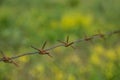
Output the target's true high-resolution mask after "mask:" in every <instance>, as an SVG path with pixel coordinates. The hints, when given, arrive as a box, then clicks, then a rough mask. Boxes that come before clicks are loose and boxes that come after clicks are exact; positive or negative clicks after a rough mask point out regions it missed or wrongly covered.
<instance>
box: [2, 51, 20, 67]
mask: <svg viewBox="0 0 120 80" xmlns="http://www.w3.org/2000/svg"><path fill="white" fill-rule="evenodd" d="M0 53H1V54H2V56H3V57H2V58H1V60H2V61H3V62H4V63H12V64H14V65H15V66H16V67H18V64H17V63H16V62H14V61H13V60H12V59H11V58H9V57H7V56H5V55H4V53H3V51H0Z"/></svg>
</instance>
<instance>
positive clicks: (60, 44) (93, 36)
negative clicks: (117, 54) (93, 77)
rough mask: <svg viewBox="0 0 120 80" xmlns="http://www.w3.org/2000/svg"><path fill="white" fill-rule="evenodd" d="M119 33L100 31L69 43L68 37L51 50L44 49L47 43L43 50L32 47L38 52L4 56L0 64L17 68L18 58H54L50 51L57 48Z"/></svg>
mask: <svg viewBox="0 0 120 80" xmlns="http://www.w3.org/2000/svg"><path fill="white" fill-rule="evenodd" d="M118 33H120V30H116V31H112V32H107V33H101V32H100V31H98V33H97V34H95V35H92V36H85V37H84V38H80V39H78V40H75V41H71V42H69V36H67V40H66V41H61V40H58V41H59V44H57V45H55V46H52V47H50V48H47V49H44V48H45V46H46V42H45V43H44V44H43V46H42V48H41V49H38V48H36V47H34V46H31V47H32V48H33V49H35V50H37V51H35V52H28V53H23V54H19V55H16V56H12V57H4V56H3V57H2V58H0V62H7V63H13V64H15V65H16V66H17V64H16V63H14V62H13V59H16V58H19V57H23V56H27V55H33V54H42V55H45V54H47V55H48V56H50V57H52V56H51V55H50V54H49V51H50V50H53V49H55V48H58V47H62V46H63V47H69V46H72V45H73V44H76V43H79V42H82V41H89V40H93V39H97V38H103V39H104V38H105V36H111V35H113V34H118ZM1 53H2V52H1Z"/></svg>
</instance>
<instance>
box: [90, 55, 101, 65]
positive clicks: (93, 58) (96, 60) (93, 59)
mask: <svg viewBox="0 0 120 80" xmlns="http://www.w3.org/2000/svg"><path fill="white" fill-rule="evenodd" d="M90 60H91V62H92V63H93V64H96V65H99V64H101V61H100V58H99V57H98V55H97V54H95V53H94V54H93V55H92V56H91V58H90Z"/></svg>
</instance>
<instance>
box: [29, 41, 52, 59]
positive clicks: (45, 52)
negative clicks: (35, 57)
mask: <svg viewBox="0 0 120 80" xmlns="http://www.w3.org/2000/svg"><path fill="white" fill-rule="evenodd" d="M46 43H47V41H45V42H44V44H43V46H42V48H41V49H38V48H36V47H34V46H31V47H32V48H33V49H35V50H37V51H38V53H39V54H41V55H45V54H47V55H48V56H50V57H52V56H51V55H50V54H49V52H48V51H46V50H45V49H44V48H45V46H46Z"/></svg>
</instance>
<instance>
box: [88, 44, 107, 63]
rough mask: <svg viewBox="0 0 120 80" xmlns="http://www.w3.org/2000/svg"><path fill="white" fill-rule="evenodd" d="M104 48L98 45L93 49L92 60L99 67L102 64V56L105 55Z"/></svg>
mask: <svg viewBox="0 0 120 80" xmlns="http://www.w3.org/2000/svg"><path fill="white" fill-rule="evenodd" d="M104 51H105V50H104V48H103V47H102V46H101V45H97V46H95V47H94V48H93V49H92V53H93V54H92V55H91V57H90V60H91V62H92V63H93V64H96V65H99V64H101V59H100V56H101V55H104V54H103V53H104Z"/></svg>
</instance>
